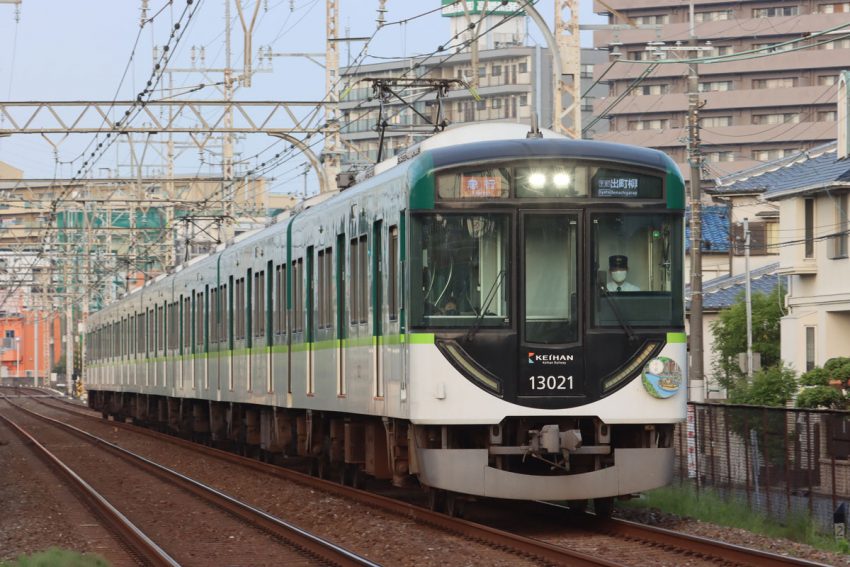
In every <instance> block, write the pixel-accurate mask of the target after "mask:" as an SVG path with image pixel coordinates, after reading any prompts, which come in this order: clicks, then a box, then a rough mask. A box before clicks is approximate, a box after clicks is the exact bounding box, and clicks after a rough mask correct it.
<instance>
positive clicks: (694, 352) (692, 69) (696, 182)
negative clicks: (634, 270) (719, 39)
mask: <svg viewBox="0 0 850 567" xmlns="http://www.w3.org/2000/svg"><path fill="white" fill-rule="evenodd" d="M690 47H691V50H689V51H688V52H687V53H688V55H689V56H691V57H692V56H693V54H694V53H699V51H696V50H698V49H699V48H698V47H697V38H696V33H695V31H694V2H693V0H691V2H690ZM699 108H700V102H699V69H698V68H697V64H696V63H694V62H693V61H692V62H691V63H690V64H689V65H688V162H689V163H690V166H691V187H690V201H691V314H690V331H691V334H690V350H691V368H690V371H689V373H688V377H689V386H690V387H689V390H690V395H689V399H690V400H691V401H694V402H703V401H705V377H704V368H703V361H704V355H703V343H704V339H703V333H702V330H703V324H702V204H701V197H702V195H701V187H700V184H701V174H702V152H701V150H700V141H699Z"/></svg>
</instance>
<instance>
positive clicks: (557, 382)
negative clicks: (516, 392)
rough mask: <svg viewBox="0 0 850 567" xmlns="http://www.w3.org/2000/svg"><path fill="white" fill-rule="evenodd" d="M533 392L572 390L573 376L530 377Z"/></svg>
mask: <svg viewBox="0 0 850 567" xmlns="http://www.w3.org/2000/svg"><path fill="white" fill-rule="evenodd" d="M528 380H529V382H530V383H531V389H532V390H537V391H539V390H549V391H551V390H572V389H573V377H572V376H564V375H558V376H529V377H528Z"/></svg>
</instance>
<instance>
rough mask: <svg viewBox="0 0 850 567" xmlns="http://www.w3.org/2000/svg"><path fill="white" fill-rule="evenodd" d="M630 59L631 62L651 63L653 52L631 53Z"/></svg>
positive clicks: (629, 54)
mask: <svg viewBox="0 0 850 567" xmlns="http://www.w3.org/2000/svg"><path fill="white" fill-rule="evenodd" d="M628 57H629V60H630V61H649V60H650V58H651V57H652V55H651V52H649V51H646V50H643V51H629V52H628Z"/></svg>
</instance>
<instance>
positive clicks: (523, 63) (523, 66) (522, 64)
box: [517, 61, 593, 75]
mask: <svg viewBox="0 0 850 567" xmlns="http://www.w3.org/2000/svg"><path fill="white" fill-rule="evenodd" d="M584 67H585V65H582V71H584ZM588 67H590V74H591V75H592V74H593V65H588ZM517 72H519V73H528V62H526V61H520V62H519V68H518V69H517Z"/></svg>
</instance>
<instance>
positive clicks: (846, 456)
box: [675, 403, 850, 532]
mask: <svg viewBox="0 0 850 567" xmlns="http://www.w3.org/2000/svg"><path fill="white" fill-rule="evenodd" d="M675 444H676V447H675V449H676V472H675V477H676V480H677V481H678V482H679V483H680V484H681V485H687V486H691V487H692V488H693V489H694V490H696V491H700V490H711V491H712V492H714V493H716V494H718V495H720V496H721V497H723V498H725V499H727V500H738V501H739V502H741V503H745V504H746V505H747V506H748V507H750V509H752V510H754V511H757V512H761V513H763V514H764V515H766V516H767V517H769V518H772V519H775V520H778V521H785V520H787V519H788V518H789V516H794V515H807V516H809V517H811V519H812V520H813V522H814V523H815V525H816V526H818V527H819V528H821V529H822V530H823V531H825V532H831V531H832V529H833V513H834V511H835V510H836V509H837V508H838V507H839V505H840V504H842V503H843V502H846V501H850V412H846V411H828V410H799V409H786V408H766V407H760V406H740V405H725V404H724V405H721V404H696V403H692V404H688V420H687V422H686V423H685V424H682V425H680V426H679V427H677V429H676V440H675Z"/></svg>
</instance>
